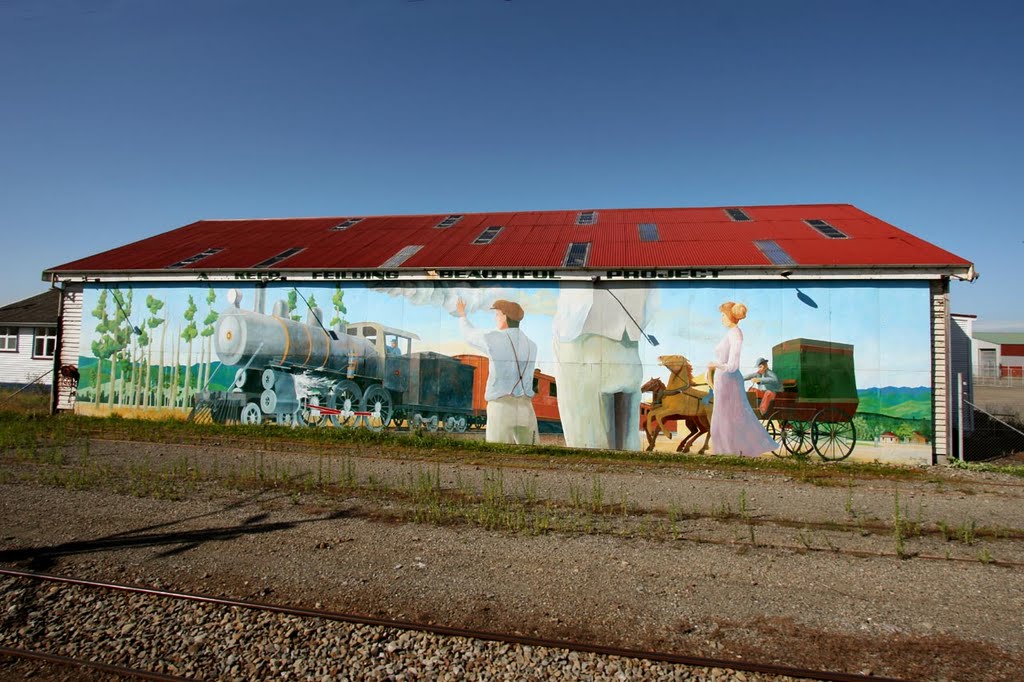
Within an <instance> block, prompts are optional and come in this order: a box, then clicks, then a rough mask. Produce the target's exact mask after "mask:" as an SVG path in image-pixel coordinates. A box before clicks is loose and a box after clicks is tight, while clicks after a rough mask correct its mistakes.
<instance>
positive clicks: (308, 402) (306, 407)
mask: <svg viewBox="0 0 1024 682" xmlns="http://www.w3.org/2000/svg"><path fill="white" fill-rule="evenodd" d="M318 407H320V396H318V395H310V396H306V397H305V398H303V399H302V400H301V401H300V402H299V407H298V409H296V410H295V423H296V424H301V425H303V426H323V425H324V424H326V423H327V415H326V414H324V413H322V412H321V411H320V410H318V409H317V408H318Z"/></svg>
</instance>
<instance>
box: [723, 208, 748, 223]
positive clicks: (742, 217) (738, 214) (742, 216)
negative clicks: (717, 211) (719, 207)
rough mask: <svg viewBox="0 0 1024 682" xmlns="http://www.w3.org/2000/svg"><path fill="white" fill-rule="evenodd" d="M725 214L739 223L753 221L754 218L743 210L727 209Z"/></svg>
mask: <svg viewBox="0 0 1024 682" xmlns="http://www.w3.org/2000/svg"><path fill="white" fill-rule="evenodd" d="M725 212H726V213H727V214H728V215H729V217H730V218H732V219H733V220H734V221H735V222H737V223H742V222H746V221H748V220H753V218H751V217H750V216H748V215H747V213H746V211H744V210H743V209H742V208H727V209H725Z"/></svg>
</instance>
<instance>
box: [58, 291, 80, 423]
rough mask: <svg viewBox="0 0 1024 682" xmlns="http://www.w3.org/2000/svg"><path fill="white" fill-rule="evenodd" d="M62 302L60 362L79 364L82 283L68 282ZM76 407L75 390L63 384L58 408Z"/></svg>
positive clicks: (59, 392) (59, 391) (63, 363)
mask: <svg viewBox="0 0 1024 682" xmlns="http://www.w3.org/2000/svg"><path fill="white" fill-rule="evenodd" d="M66 287H67V288H66V289H64V294H63V298H62V303H61V306H62V307H61V320H62V324H61V336H62V338H61V342H60V343H61V345H60V364H61V365H72V366H74V367H77V366H78V355H79V345H80V341H81V338H82V285H81V284H70V283H69V284H67V285H66ZM74 407H75V390H74V389H73V388H72V387H71V386H68V385H65V384H61V386H60V389H59V390H58V392H57V409H58V410H70V409H73V408H74Z"/></svg>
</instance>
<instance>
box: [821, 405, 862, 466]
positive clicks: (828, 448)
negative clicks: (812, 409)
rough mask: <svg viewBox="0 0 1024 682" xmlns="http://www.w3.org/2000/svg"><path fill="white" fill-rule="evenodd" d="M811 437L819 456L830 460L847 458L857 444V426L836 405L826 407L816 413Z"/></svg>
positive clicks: (835, 460) (836, 460)
mask: <svg viewBox="0 0 1024 682" xmlns="http://www.w3.org/2000/svg"><path fill="white" fill-rule="evenodd" d="M811 439H812V440H813V442H814V449H815V450H816V451H817V453H818V456H819V457H821V458H822V459H824V460H827V461H829V462H838V461H839V460H843V459H846V458H847V457H849V456H850V453H851V452H853V446H854V445H856V444H857V428H856V427H855V426H854V425H853V420H852V419H849V418H848V417H847V416H846V415H845V414H844V413H843V412H842V411H840V410H839V409H838V408H836V407H826V408H824V409H822V410H819V411H818V414H816V415H814V421H813V422H812V423H811Z"/></svg>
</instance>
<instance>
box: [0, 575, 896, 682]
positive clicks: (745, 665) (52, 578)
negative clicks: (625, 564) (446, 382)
mask: <svg viewBox="0 0 1024 682" xmlns="http://www.w3.org/2000/svg"><path fill="white" fill-rule="evenodd" d="M0 575H4V576H8V577H12V578H26V579H33V580H45V581H49V582H56V583H64V584H68V585H78V586H81V587H93V588H99V589H106V590H114V591H119V592H127V593H132V594H146V595H150V596H153V597H161V598H165V599H178V600H184V601H191V602H197V603H203V604H212V605H215V606H225V607H234V608H242V609H250V610H258V611H267V612H270V613H280V614H284V615H289V616H297V617H300V618H320V619H323V620H333V621H340V622H345V623H351V624H354V625H369V626H373V627H386V628H394V629H398V630H415V631H419V632H428V633H432V634H436V635H443V636H447V637H464V638H467V639H479V640H485V641H492V642H501V643H505V644H515V645H519V646H531V647H544V648H548V649H567V650H570V651H578V652H581V653H592V654H598V655H602V656H618V657H621V658H635V659H643V660H649V661H660V662H664V663H673V664H678V665H686V666H692V667H703V668H726V669H729V670H742V671H744V672H754V673H763V674H767V675H779V676H789V677H795V678H800V679H809V680H822V681H824V682H868V681H871V682H906V681H905V680H900V679H898V678H892V677H879V676H877V675H860V674H857V673H845V672H837V671H828V670H810V669H806V668H797V667H792V666H785V665H777V664H773V663H751V662H749V661H736V660H729V659H718V658H706V657H703V656H689V655H686V654H676V653H672V652H667V651H646V650H642V649H624V648H619V647H611V646H604V645H600V644H588V643H586V642H574V641H568V640H557V639H545V638H541V637H527V636H523V635H510V634H504V633H499V632H490V631H487V630H472V629H466V628H456V627H449V626H445V625H428V624H424V623H414V622H411V621H402V620H391V619H386V618H371V617H368V616H359V615H355V614H349V613H339V612H336V611H324V610H320V609H307V608H301V607H295V606H283V605H279V604H267V603H265V602H254V601H245V600H241V599H229V598H224V597H211V596H208V595H201V594H190V593H185V592H172V591H169V590H160V589H155V588H150V587H137V586H132V585H121V584H118V583H107V582H99V581H95V580H84V579H81V578H71V577H67V576H60V575H53V574H48V573H37V572H35V571H23V570H17V569H10V568H0ZM6 651H7V650H3V649H0V653H6ZM11 655H17V654H11ZM54 658H61V657H54ZM67 662H68V663H69V664H78V662H77V661H75V660H74V659H67ZM84 665H86V666H92V665H93V664H92V663H85V664H84ZM125 674H131V673H130V671H127V669H126V673H125ZM145 674H147V675H157V673H145ZM150 679H159V680H178V679H182V678H175V677H167V676H163V677H151V678H150Z"/></svg>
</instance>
